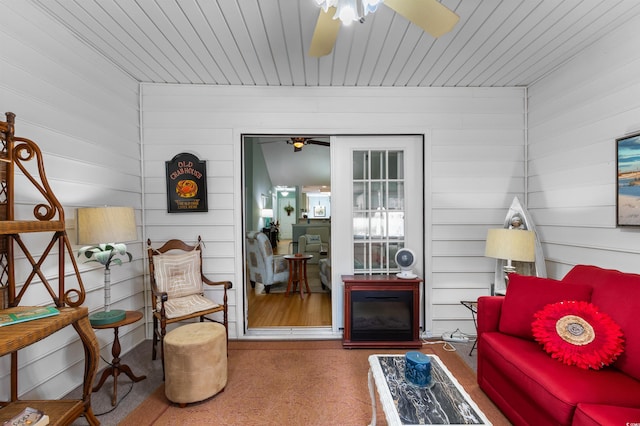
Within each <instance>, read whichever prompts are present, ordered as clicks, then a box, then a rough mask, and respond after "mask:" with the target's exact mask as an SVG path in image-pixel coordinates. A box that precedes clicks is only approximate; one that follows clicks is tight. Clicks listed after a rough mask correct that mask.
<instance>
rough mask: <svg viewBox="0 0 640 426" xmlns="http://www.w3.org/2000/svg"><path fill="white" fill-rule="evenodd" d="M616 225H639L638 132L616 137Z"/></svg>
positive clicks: (639, 144) (639, 138)
mask: <svg viewBox="0 0 640 426" xmlns="http://www.w3.org/2000/svg"><path fill="white" fill-rule="evenodd" d="M616 149H617V157H616V158H617V163H616V164H617V176H618V177H617V183H618V185H617V191H618V194H617V195H618V197H617V218H616V220H617V221H616V224H617V225H618V226H640V133H635V134H632V135H629V136H624V137H621V138H618V139H616Z"/></svg>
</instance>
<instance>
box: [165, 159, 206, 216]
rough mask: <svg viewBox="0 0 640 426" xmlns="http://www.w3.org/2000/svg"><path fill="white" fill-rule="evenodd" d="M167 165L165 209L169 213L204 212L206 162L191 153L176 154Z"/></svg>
mask: <svg viewBox="0 0 640 426" xmlns="http://www.w3.org/2000/svg"><path fill="white" fill-rule="evenodd" d="M165 164H166V166H167V211H168V212H169V213H188V212H206V211H208V208H207V162H206V161H204V160H203V161H200V160H199V159H198V157H196V156H195V155H193V154H188V153H186V152H183V153H181V154H178V155H176V156H175V157H173V158H172V159H171V161H166V162H165Z"/></svg>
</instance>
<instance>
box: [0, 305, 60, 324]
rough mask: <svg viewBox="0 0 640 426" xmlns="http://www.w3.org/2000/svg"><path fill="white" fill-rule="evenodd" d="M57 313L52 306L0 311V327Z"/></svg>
mask: <svg viewBox="0 0 640 426" xmlns="http://www.w3.org/2000/svg"><path fill="white" fill-rule="evenodd" d="M59 313H60V311H59V310H57V309H56V308H54V307H52V306H30V307H29V308H26V309H21V310H13V309H11V308H9V309H2V310H0V327H3V326H5V325H12V324H18V323H21V322H25V321H32V320H36V319H40V318H46V317H51V316H54V315H58V314H59Z"/></svg>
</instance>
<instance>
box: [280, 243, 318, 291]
mask: <svg viewBox="0 0 640 426" xmlns="http://www.w3.org/2000/svg"><path fill="white" fill-rule="evenodd" d="M284 258H285V259H287V262H288V263H289V281H288V282H287V291H286V292H285V293H284V296H285V297H289V292H290V291H291V287H293V291H294V292H295V291H296V288H298V286H300V298H301V299H304V294H302V282H304V285H305V287H306V288H307V294H309V293H311V289H310V288H309V281H308V280H307V261H308V260H309V259H311V258H313V256H312V255H310V254H303V255H300V254H288V255H286V256H284ZM294 284H295V285H294Z"/></svg>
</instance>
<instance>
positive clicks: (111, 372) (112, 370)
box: [92, 311, 147, 406]
mask: <svg viewBox="0 0 640 426" xmlns="http://www.w3.org/2000/svg"><path fill="white" fill-rule="evenodd" d="M141 318H142V312H139V311H127V312H126V316H125V318H124V319H123V320H122V321H118V322H114V323H111V324H104V325H92V327H93V328H95V329H96V330H103V329H107V328H113V334H114V339H113V346H112V347H111V355H113V361H111V365H110V366H109V367H107V368H105V369H104V371H103V372H102V376H101V377H100V381H99V382H98V384H97V385H96V386H95V387H94V388H93V389H92V390H93V392H98V391H99V390H100V388H101V387H102V385H103V384H104V382H105V380H107V378H108V377H109V376H113V395H112V396H111V405H112V406H115V405H116V400H117V397H118V375H119V374H120V373H121V372H122V373H124V374H126V375H127V376H128V377H129V378H130V379H131V380H132V381H133V382H139V381H140V380H144V379H146V378H147V376H135V375H134V374H133V372H132V371H131V368H129V366H127V365H124V364H123V365H121V364H120V350H121V347H120V338H119V337H118V329H119V328H120V327H122V326H124V325H129V324H133V323H134V322H136V321H139V320H140V319H141Z"/></svg>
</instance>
